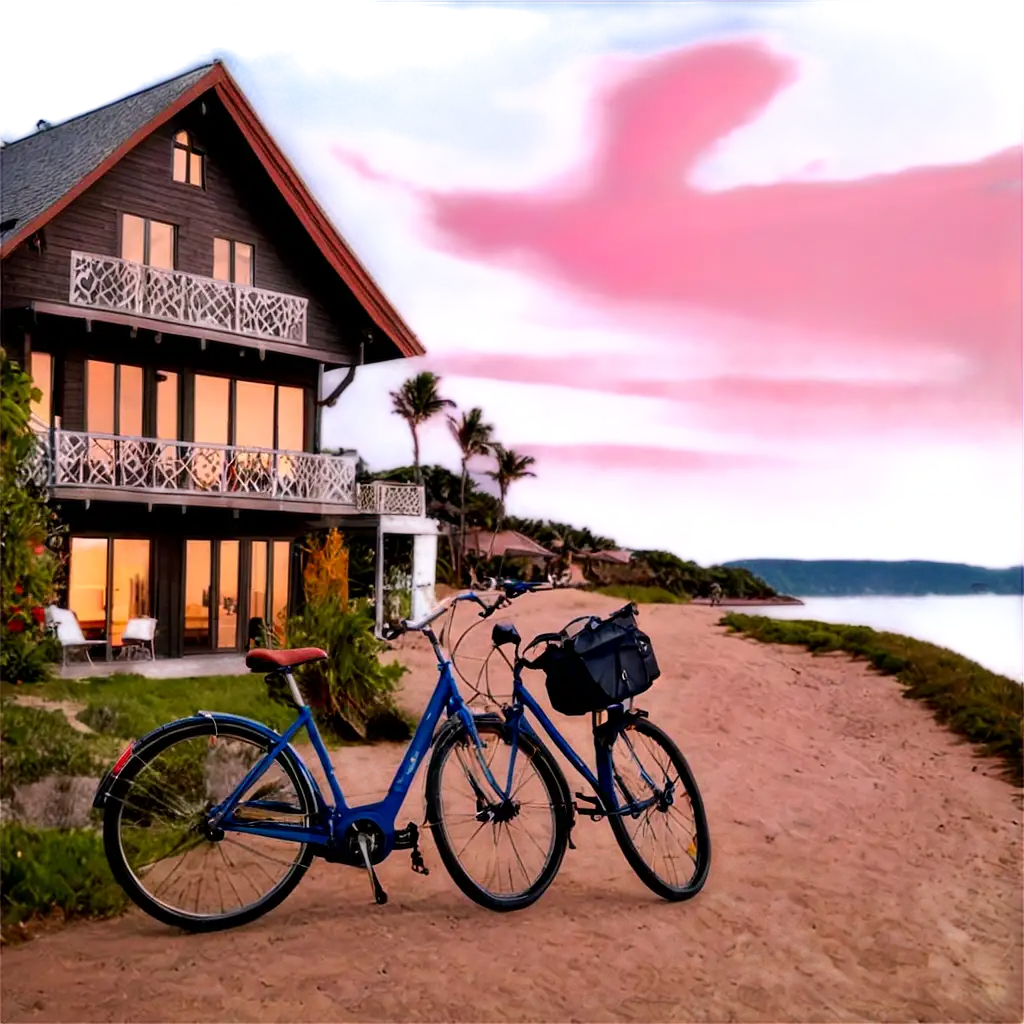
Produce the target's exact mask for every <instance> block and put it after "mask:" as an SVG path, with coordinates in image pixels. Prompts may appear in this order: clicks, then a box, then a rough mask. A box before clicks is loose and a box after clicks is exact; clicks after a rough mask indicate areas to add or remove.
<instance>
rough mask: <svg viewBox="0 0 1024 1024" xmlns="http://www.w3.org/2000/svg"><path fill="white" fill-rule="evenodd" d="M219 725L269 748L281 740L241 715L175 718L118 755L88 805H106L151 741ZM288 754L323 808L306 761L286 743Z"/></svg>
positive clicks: (266, 727)
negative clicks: (249, 734)
mask: <svg viewBox="0 0 1024 1024" xmlns="http://www.w3.org/2000/svg"><path fill="white" fill-rule="evenodd" d="M220 722H225V723H228V722H230V723H232V724H234V725H244V726H247V727H248V728H250V729H252V730H254V731H255V732H258V733H260V735H262V736H263V737H264V739H265V740H266V741H267V743H268V744H269V745H270V747H274V746H276V745H277V744H278V743H279V742H280V740H281V734H280V733H279V732H276V731H275V730H274V729H271V728H270V726H269V725H265V724H264V723H263V722H259V721H257V720H256V719H254V718H245V717H243V716H242V715H231V714H227V713H224V712H219V711H200V712H197V713H196V714H194V715H191V716H190V717H188V718H179V719H176V720H175V721H173V722H167V723H166V724H164V725H160V726H157V728H155V729H152V730H151V731H150V732H147V733H146V734H145V735H144V736H140V737H139V739H137V740H133V741H132V742H131V743H130V744H129V745H128V746H127V747H126V748H125V749H124V751H123V752H122V753H121V756H120V757H119V758H118V759H117V761H116V762H115V763H114V764H113V766H112V767H111V768H109V769H108V770H107V772H106V774H105V775H104V776H103V778H102V779H101V780H100V784H99V786H98V787H97V789H96V795H95V796H94V797H93V801H92V806H93V807H94V808H95V809H96V810H102V808H103V805H104V804H105V803H106V800H107V795H108V793H109V792H110V789H111V787H112V786H113V785H114V783H115V782H116V781H117V777H118V775H119V774H120V772H121V769H123V768H124V766H125V765H126V764H127V763H128V762H129V761H130V760H131V759H132V757H133V756H134V755H135V752H136V751H137V750H139V749H140V748H141V747H143V746H144V745H146V744H149V743H151V742H152V741H153V740H155V739H157V738H158V737H161V736H166V735H167V734H168V733H173V732H179V731H182V730H184V729H187V728H192V727H194V726H195V725H197V724H198V725H209V726H210V732H211V733H212V734H213V735H214V736H216V735H217V725H218V723H220ZM286 749H287V750H288V752H289V753H290V754H291V755H292V756H293V757H294V759H295V763H296V764H297V765H298V766H299V770H300V771H301V772H302V774H303V776H304V778H305V780H306V782H307V783H308V784H309V787H310V789H311V790H312V792H313V795H314V797H315V798H316V801H317V803H318V804H319V806H320V808H321V809H323V808H324V807H325V806H326V804H325V803H324V799H323V794H322V793H321V792H320V787H319V785H317V782H316V780H315V779H314V778H313V776H312V775H311V774H310V771H309V769H308V768H307V767H306V762H305V761H303V760H302V758H301V757H299V755H298V753H297V752H296V750H295V748H294V747H292V745H291V744H290V743H288V744H287V745H286Z"/></svg>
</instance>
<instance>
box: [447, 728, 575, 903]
mask: <svg viewBox="0 0 1024 1024" xmlns="http://www.w3.org/2000/svg"><path fill="white" fill-rule="evenodd" d="M476 728H477V732H478V733H479V734H480V738H481V740H483V741H484V742H485V743H486V744H487V746H485V747H484V748H483V749H482V750H480V751H479V756H478V752H477V748H476V746H475V744H474V743H473V742H472V740H471V739H470V737H469V734H468V733H467V731H466V729H465V727H461V726H460V727H457V728H453V729H451V730H450V731H448V732H447V733H446V734H445V735H442V736H441V737H440V738H439V739H438V743H437V746H436V747H435V749H434V754H433V756H432V757H431V759H430V767H429V769H428V771H427V819H428V821H429V822H430V828H431V832H432V833H433V836H434V842H435V843H436V844H437V851H438V853H439V854H440V856H441V860H442V862H443V863H444V866H445V868H446V869H447V870H448V873H449V874H450V875H451V876H452V879H453V880H454V881H455V884H456V885H457V886H458V887H459V888H460V889H461V890H462V891H463V892H464V893H465V894H466V895H467V896H468V897H469V898H470V899H471V900H473V901H474V902H476V903H479V904H480V906H482V907H486V908H487V909H488V910H497V911H508V910H522V909H523V908H524V907H528V906H529V905H530V904H531V903H533V902H535V901H536V900H537V899H539V898H540V896H541V895H542V894H543V892H544V890H545V889H547V887H548V886H549V885H550V884H551V882H552V881H553V879H554V877H555V875H556V874H557V873H558V869H559V867H560V866H561V864H562V858H563V857H564V856H565V850H566V845H567V841H568V836H569V808H568V807H567V805H566V799H565V795H564V794H565V793H566V792H567V789H566V787H565V786H564V785H563V783H564V780H562V782H560V779H561V775H560V770H559V768H558V766H557V765H556V764H555V762H554V761H553V760H552V758H551V755H550V754H549V753H548V752H547V750H545V749H544V748H543V747H542V746H539V745H538V744H536V743H535V742H534V741H533V740H531V739H530V738H529V737H528V736H524V735H522V734H520V736H519V740H518V743H517V746H516V747H515V751H514V752H515V765H514V770H513V775H512V785H511V788H510V796H511V798H510V799H509V800H507V801H501V800H499V799H498V797H497V794H496V793H495V792H494V788H493V787H492V786H491V785H490V783H489V782H488V781H487V778H486V775H485V773H484V770H483V766H482V764H481V763H480V758H482V759H483V761H484V762H485V763H486V764H487V766H488V768H489V769H490V771H491V775H492V777H493V778H494V779H495V780H496V781H497V782H498V784H499V785H501V786H504V785H505V784H506V782H507V780H508V772H509V761H510V758H511V755H512V753H513V747H512V745H511V744H510V743H509V742H508V741H507V740H506V739H505V732H506V727H505V726H504V724H503V723H501V722H498V721H494V722H489V721H485V720H480V719H478V720H477V723H476Z"/></svg>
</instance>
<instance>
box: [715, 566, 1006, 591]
mask: <svg viewBox="0 0 1024 1024" xmlns="http://www.w3.org/2000/svg"><path fill="white" fill-rule="evenodd" d="M724 564H725V565H726V566H728V567H730V568H743V569H749V570H750V571H751V572H752V573H753V574H754V575H755V576H759V577H760V578H761V579H763V580H764V581H765V582H766V583H768V584H769V585H770V586H772V587H774V588H775V589H776V590H777V591H779V592H780V593H782V594H792V595H793V596H794V597H853V596H857V595H861V594H886V595H891V596H921V595H925V594H946V595H953V594H977V593H987V594H1020V593H1022V592H1024V586H1022V580H1024V567H1022V566H1019V565H1018V566H1015V567H1013V568H1010V569H983V568H981V567H980V566H975V565H963V564H960V563H957V562H870V561H827V562H803V561H799V560H797V559H788V558H749V559H739V560H737V561H735V562H725V563H724Z"/></svg>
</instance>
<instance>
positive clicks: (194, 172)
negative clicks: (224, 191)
mask: <svg viewBox="0 0 1024 1024" xmlns="http://www.w3.org/2000/svg"><path fill="white" fill-rule="evenodd" d="M205 164H206V158H205V156H204V155H203V153H202V151H201V150H199V149H197V148H196V144H195V140H194V139H193V138H192V136H191V135H190V134H189V133H188V132H186V131H180V132H175V133H174V180H175V181H180V182H182V183H183V184H185V185H195V186H196V188H203V186H204V184H205V183H204V172H205V170H206V167H205Z"/></svg>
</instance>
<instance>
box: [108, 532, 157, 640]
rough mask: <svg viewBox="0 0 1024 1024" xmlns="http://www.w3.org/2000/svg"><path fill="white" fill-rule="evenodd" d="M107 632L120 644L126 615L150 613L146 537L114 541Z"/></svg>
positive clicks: (131, 617) (130, 617)
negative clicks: (108, 629)
mask: <svg viewBox="0 0 1024 1024" xmlns="http://www.w3.org/2000/svg"><path fill="white" fill-rule="evenodd" d="M112 575H113V580H112V583H113V586H112V590H113V595H114V599H113V601H112V607H111V622H110V634H111V640H112V642H113V643H114V644H120V642H121V634H122V633H123V632H124V627H125V625H126V624H127V622H128V620H129V619H134V618H138V617H139V616H142V615H148V614H149V541H148V540H124V539H117V540H115V541H114V563H113V573H112Z"/></svg>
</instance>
